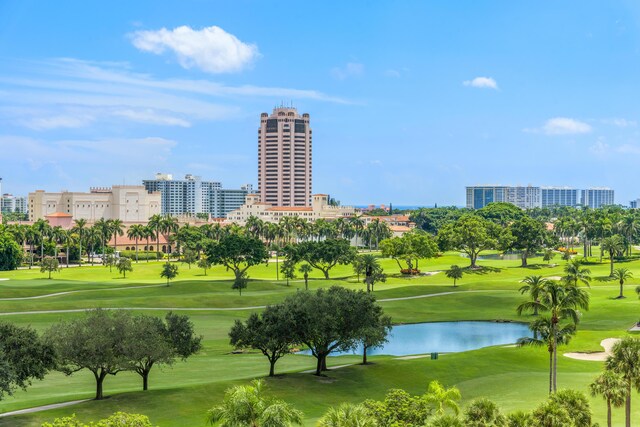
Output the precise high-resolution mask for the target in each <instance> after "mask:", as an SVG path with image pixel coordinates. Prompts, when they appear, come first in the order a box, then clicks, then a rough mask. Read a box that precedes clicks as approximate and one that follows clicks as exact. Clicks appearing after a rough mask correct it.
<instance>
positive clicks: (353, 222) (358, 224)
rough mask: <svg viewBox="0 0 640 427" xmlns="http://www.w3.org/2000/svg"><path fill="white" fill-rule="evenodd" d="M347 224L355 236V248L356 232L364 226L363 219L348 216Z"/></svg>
mask: <svg viewBox="0 0 640 427" xmlns="http://www.w3.org/2000/svg"><path fill="white" fill-rule="evenodd" d="M349 225H350V226H351V228H353V232H354V234H355V238H356V249H358V233H360V231H362V229H363V228H364V220H363V219H362V218H360V217H359V216H354V217H351V218H349Z"/></svg>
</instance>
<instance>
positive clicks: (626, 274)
mask: <svg viewBox="0 0 640 427" xmlns="http://www.w3.org/2000/svg"><path fill="white" fill-rule="evenodd" d="M611 277H612V278H613V279H614V280H617V281H618V282H619V283H620V295H618V299H622V298H624V294H623V291H624V282H625V281H627V280H628V279H631V278H632V277H633V273H632V272H630V271H629V269H628V268H624V267H620V268H616V269H615V270H613V274H612V275H611Z"/></svg>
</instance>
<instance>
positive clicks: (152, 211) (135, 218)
mask: <svg viewBox="0 0 640 427" xmlns="http://www.w3.org/2000/svg"><path fill="white" fill-rule="evenodd" d="M28 207H29V220H30V221H37V220H39V219H41V218H45V217H47V215H51V214H55V213H63V214H67V215H71V218H72V219H73V220H76V219H85V220H87V222H89V223H92V222H95V221H97V220H98V219H100V218H104V219H119V220H121V221H123V222H147V220H148V219H149V217H151V216H153V215H156V214H160V193H149V192H147V190H146V189H145V188H144V186H141V185H114V186H113V187H111V188H91V189H90V191H89V192H88V193H80V192H70V191H63V192H60V193H47V192H45V191H44V190H37V191H35V192H34V193H29V199H28Z"/></svg>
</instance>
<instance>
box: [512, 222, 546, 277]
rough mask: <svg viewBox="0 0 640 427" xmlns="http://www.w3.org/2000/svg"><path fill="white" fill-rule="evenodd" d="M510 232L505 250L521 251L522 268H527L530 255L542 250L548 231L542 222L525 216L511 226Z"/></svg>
mask: <svg viewBox="0 0 640 427" xmlns="http://www.w3.org/2000/svg"><path fill="white" fill-rule="evenodd" d="M508 230H509V233H510V238H508V239H504V240H505V242H506V244H505V245H504V247H503V249H515V250H518V251H521V259H522V265H521V266H522V267H526V266H527V258H528V257H529V255H531V254H535V253H536V252H538V251H540V250H542V248H543V246H544V244H545V241H546V240H547V229H546V227H545V225H544V224H543V223H542V221H538V220H536V219H533V218H531V217H529V216H527V215H523V216H522V217H521V218H518V219H516V220H515V221H513V222H512V223H511V224H509V226H508Z"/></svg>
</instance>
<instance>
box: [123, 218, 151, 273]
mask: <svg viewBox="0 0 640 427" xmlns="http://www.w3.org/2000/svg"><path fill="white" fill-rule="evenodd" d="M127 237H128V238H130V239H135V241H136V264H137V263H138V239H144V238H145V237H146V231H145V226H144V225H142V224H133V225H132V226H131V227H129V229H128V230H127ZM147 261H148V260H147Z"/></svg>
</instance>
